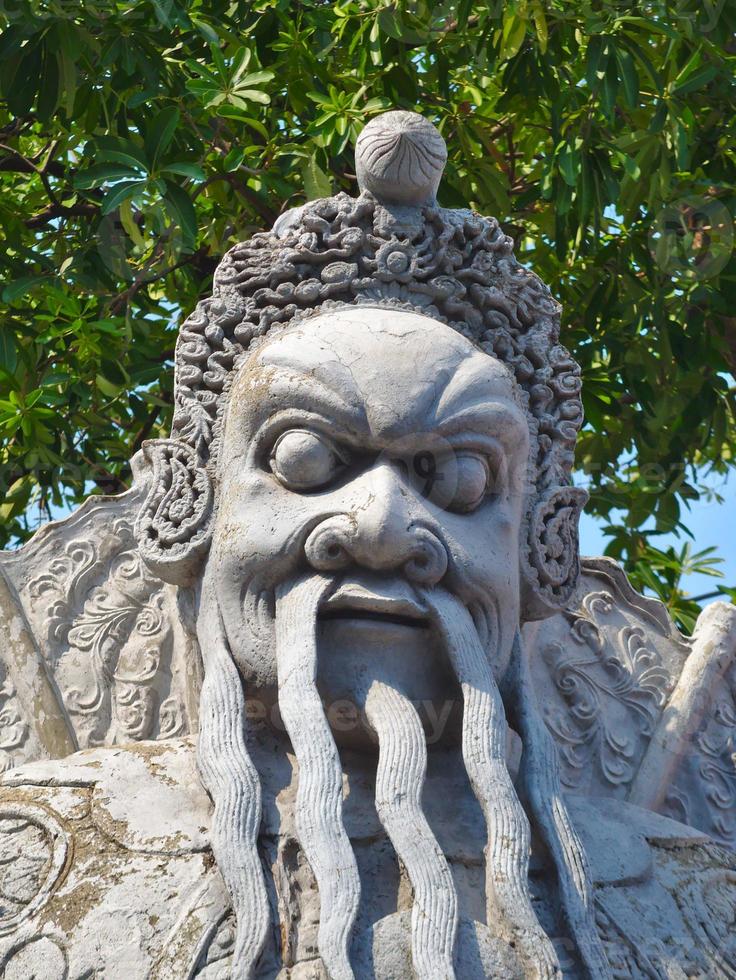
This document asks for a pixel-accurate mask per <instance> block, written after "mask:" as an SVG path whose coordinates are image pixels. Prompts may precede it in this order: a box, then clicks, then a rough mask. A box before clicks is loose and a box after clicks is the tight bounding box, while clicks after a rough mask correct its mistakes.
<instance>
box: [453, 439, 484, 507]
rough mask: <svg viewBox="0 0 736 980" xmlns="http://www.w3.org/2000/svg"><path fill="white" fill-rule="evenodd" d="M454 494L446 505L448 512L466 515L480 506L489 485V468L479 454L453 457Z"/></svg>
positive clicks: (462, 454)
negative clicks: (454, 468) (454, 473)
mask: <svg viewBox="0 0 736 980" xmlns="http://www.w3.org/2000/svg"><path fill="white" fill-rule="evenodd" d="M455 467H456V471H455V472H456V477H455V478H456V485H455V493H454V495H453V497H452V499H451V500H450V501H449V503H448V509H449V510H455V511H458V512H459V513H462V514H467V513H468V512H469V511H471V510H475V508H476V507H478V506H480V504H481V502H482V500H483V498H484V497H485V496H486V493H487V491H488V488H489V484H490V478H491V473H490V467H489V465H488V460H487V459H486V457H485V456H481V455H480V454H479V453H458V454H457V455H456V457H455Z"/></svg>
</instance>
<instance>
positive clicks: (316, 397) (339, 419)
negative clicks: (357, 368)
mask: <svg viewBox="0 0 736 980" xmlns="http://www.w3.org/2000/svg"><path fill="white" fill-rule="evenodd" d="M260 366H261V368H271V369H272V370H273V372H274V373H273V375H272V376H271V379H270V382H269V388H270V391H271V395H272V397H271V398H269V399H267V400H264V402H263V407H264V408H266V405H267V408H266V418H265V420H264V419H262V420H261V422H260V424H259V426H258V429H259V430H260V429H262V428H263V425H264V423H268V421H269V419H272V418H273V417H274V416H275V415H282V414H283V413H288V412H289V411H292V410H294V411H306V412H308V413H310V414H312V415H322V416H324V417H325V418H326V419H329V420H330V422H331V423H333V424H335V425H337V426H343V427H344V428H345V429H346V430H348V431H355V430H358V431H360V432H361V433H362V432H368V430H369V424H368V417H367V415H366V411H365V406H364V404H363V403H362V400H358V399H356V401H355V402H350V401H347V400H346V399H345V398H344V397H343V395H342V393H341V391H340V390H339V389H338V388H337V387H336V386H335V384H334V382H335V381H336V380H337V379H335V378H334V377H333V376H328V377H317V376H316V375H315V374H313V373H312V371H311V370H310V369H307V370H305V369H304V368H303V366H300V365H298V364H288V363H286V361H285V359H284V361H281V363H273V362H272V363H270V364H269V363H265V364H264V363H263V362H262V363H261V365H260ZM295 375H298V376H299V381H301V380H302V379H304V380H305V381H306V382H307V383H308V384H307V385H302V384H300V383H297V384H295V383H294V381H295V378H294V376H295ZM350 380H351V381H352V378H351V379H350ZM331 382H332V383H331ZM354 391H355V393H356V395H358V394H359V393H358V389H357V388H354Z"/></svg>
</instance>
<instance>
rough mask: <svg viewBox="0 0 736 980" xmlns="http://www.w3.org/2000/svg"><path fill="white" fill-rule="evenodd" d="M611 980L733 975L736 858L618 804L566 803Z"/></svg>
mask: <svg viewBox="0 0 736 980" xmlns="http://www.w3.org/2000/svg"><path fill="white" fill-rule="evenodd" d="M567 802H568V808H569V812H570V816H571V818H572V820H573V822H574V824H575V827H576V829H577V831H578V833H579V835H580V837H581V838H582V842H583V845H584V848H585V852H586V854H587V856H588V860H589V862H590V872H591V878H592V880H593V884H594V892H595V905H596V922H597V926H598V930H599V932H600V935H601V938H602V939H603V941H604V943H605V946H606V955H607V957H608V960H609V962H610V964H611V966H612V967H613V969H614V976H616V977H619V976H620V977H635V978H638V977H686V976H687V977H693V978H702V980H705V978H706V977H707V978H708V980H711V978H712V980H721V978H723V980H725V978H728V977H732V976H733V975H734V971H735V970H736V931H735V930H734V923H736V851H734V850H732V849H731V848H729V847H724V846H722V845H721V844H718V843H717V842H716V841H714V840H713V839H712V838H710V837H708V835H707V834H705V833H703V832H701V831H699V830H695V829H693V828H692V827H688V826H686V825H685V824H682V823H679V822H678V821H675V820H671V819H669V818H668V817H664V816H662V815H660V814H658V813H653V812H652V811H650V810H645V809H642V808H641V807H638V806H635V805H634V804H631V803H626V802H623V801H619V800H615V799H600V798H598V799H595V798H591V797H575V796H570V797H568V801H567Z"/></svg>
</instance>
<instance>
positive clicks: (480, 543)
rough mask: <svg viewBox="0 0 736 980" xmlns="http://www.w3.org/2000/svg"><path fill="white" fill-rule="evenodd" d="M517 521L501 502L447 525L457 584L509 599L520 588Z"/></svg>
mask: <svg viewBox="0 0 736 980" xmlns="http://www.w3.org/2000/svg"><path fill="white" fill-rule="evenodd" d="M520 523H521V522H520V517H519V515H518V514H517V513H516V512H515V509H513V508H510V507H506V506H503V505H502V504H501V502H498V503H490V504H489V505H488V506H487V507H484V508H482V510H481V511H478V512H477V513H475V514H473V515H469V516H467V517H458V516H454V515H453V517H452V519H451V520H448V521H447V522H446V534H447V544H448V547H449V550H450V554H451V556H452V566H453V575H455V576H457V579H458V584H459V585H461V586H465V587H467V588H470V589H471V590H472V591H473V592H474V593H475V591H476V590H477V589H481V590H490V591H492V592H493V593H494V594H496V595H498V596H499V598H500V597H502V596H504V597H507V598H511V597H512V596H513V594H514V593H515V592H518V587H519V528H520Z"/></svg>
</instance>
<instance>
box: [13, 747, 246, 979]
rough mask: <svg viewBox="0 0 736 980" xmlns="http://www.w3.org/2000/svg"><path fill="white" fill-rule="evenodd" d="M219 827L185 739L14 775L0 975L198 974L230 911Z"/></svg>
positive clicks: (100, 752) (39, 765) (47, 763)
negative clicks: (219, 861) (218, 860)
mask: <svg viewBox="0 0 736 980" xmlns="http://www.w3.org/2000/svg"><path fill="white" fill-rule="evenodd" d="M210 819H211V805H210V801H209V799H208V797H207V796H206V794H205V792H204V790H203V789H202V786H201V783H200V781H199V778H198V776H197V771H196V761H195V753H194V748H193V745H192V742H191V740H190V739H188V738H185V739H175V740H171V741H162V742H140V743H137V744H134V745H129V746H121V747H110V748H100V749H93V750H87V751H84V752H78V753H75V754H73V755H71V756H69V757H68V758H66V759H62V760H42V761H38V762H34V763H30V764H27V765H24V766H20V767H18V768H16V769H12V770H10V771H8V772H6V773H5V774H4V775H3V777H2V778H1V779H0V866H1V867H2V892H1V895H2V897H1V898H0V972H2V973H3V975H5V967H6V966H7V965H8V964H9V963H13V966H14V967H15V972H13V976H15V975H16V974H17V975H19V976H20V975H23V976H26V975H28V976H30V975H32V974H33V973H34V970H33V967H35V966H38V967H39V968H40V967H41V966H42V969H41V974H42V975H43V976H44V977H45V978H46V980H57V978H58V980H61V978H63V977H67V976H73V977H105V978H106V980H108V978H110V980H112V978H117V977H120V978H121V980H122V978H123V977H125V978H130V977H134V976H135V977H144V976H145V977H160V978H164V977H173V976H189V975H193V974H190V973H189V972H187V971H189V970H193V969H194V967H195V966H196V964H197V962H198V961H199V960H201V958H202V956H203V955H206V947H207V946H208V944H209V943H210V941H211V940H212V938H213V936H214V935H215V933H216V932H217V930H218V926H219V925H220V924H221V923H222V922H223V921H224V920H225V917H226V914H227V908H228V901H227V896H226V893H225V891H224V885H223V883H222V880H221V878H220V874H219V872H218V870H217V869H216V867H215V866H214V861H213V858H212V855H211V852H210V849H209V839H208V835H209V826H210ZM13 961H15V962H13ZM19 970H20V972H18V971H19ZM24 970H25V971H26V972H24ZM55 971H56V972H55Z"/></svg>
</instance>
